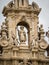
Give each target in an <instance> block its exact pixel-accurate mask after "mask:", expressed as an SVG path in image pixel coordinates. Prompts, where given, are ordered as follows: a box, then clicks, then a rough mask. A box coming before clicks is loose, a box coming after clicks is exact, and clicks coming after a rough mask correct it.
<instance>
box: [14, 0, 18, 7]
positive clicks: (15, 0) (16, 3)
mask: <svg viewBox="0 0 49 65" xmlns="http://www.w3.org/2000/svg"><path fill="white" fill-rule="evenodd" d="M14 5H15V8H18V1H17V0H14Z"/></svg>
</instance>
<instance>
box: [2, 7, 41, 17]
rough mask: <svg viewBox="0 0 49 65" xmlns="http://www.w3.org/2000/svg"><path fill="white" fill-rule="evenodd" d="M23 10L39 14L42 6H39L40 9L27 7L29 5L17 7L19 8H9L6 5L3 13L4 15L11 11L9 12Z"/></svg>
mask: <svg viewBox="0 0 49 65" xmlns="http://www.w3.org/2000/svg"><path fill="white" fill-rule="evenodd" d="M22 11H24V12H30V13H31V12H33V13H34V14H37V15H39V13H40V11H41V8H39V9H36V10H35V9H33V8H31V7H30V8H29V7H28V8H27V7H24V8H23V7H19V8H17V9H15V8H7V7H4V9H3V12H2V13H3V14H4V16H6V15H7V13H9V12H22Z"/></svg>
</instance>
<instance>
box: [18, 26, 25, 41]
mask: <svg viewBox="0 0 49 65" xmlns="http://www.w3.org/2000/svg"><path fill="white" fill-rule="evenodd" d="M18 35H19V41H20V42H26V32H25V31H24V26H20V30H18Z"/></svg>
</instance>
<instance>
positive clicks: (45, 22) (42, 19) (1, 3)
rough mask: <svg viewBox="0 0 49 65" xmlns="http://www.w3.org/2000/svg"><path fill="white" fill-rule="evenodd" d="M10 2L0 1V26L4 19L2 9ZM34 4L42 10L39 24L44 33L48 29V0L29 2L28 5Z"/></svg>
mask: <svg viewBox="0 0 49 65" xmlns="http://www.w3.org/2000/svg"><path fill="white" fill-rule="evenodd" d="M10 1H11V0H0V26H1V24H2V22H4V19H5V17H4V16H3V14H2V10H3V7H4V6H6V5H7V4H8V2H10ZM33 1H34V2H36V3H37V4H38V5H39V7H40V8H42V10H41V12H40V14H39V23H40V24H43V27H44V30H45V32H46V31H47V30H48V27H49V0H29V3H30V4H31V3H32V2H33Z"/></svg>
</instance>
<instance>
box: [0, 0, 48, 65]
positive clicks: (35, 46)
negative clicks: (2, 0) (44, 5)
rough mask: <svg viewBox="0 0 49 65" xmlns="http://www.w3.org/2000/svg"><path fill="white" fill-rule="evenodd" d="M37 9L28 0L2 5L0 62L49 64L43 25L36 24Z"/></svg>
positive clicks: (10, 64)
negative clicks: (3, 20) (3, 18)
mask: <svg viewBox="0 0 49 65" xmlns="http://www.w3.org/2000/svg"><path fill="white" fill-rule="evenodd" d="M40 11H41V8H39V6H38V5H37V4H36V3H35V2H32V5H29V1H28V0H13V1H11V2H9V3H8V4H7V6H5V7H4V9H3V12H2V13H3V15H4V16H5V17H6V19H5V22H3V23H2V26H1V30H0V65H49V50H48V49H49V45H48V44H47V42H46V41H45V40H44V34H45V32H44V29H43V26H42V25H41V26H40V27H38V23H39V18H38V15H39V13H40ZM25 29H26V30H27V32H26V30H25ZM45 52H47V56H45Z"/></svg>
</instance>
